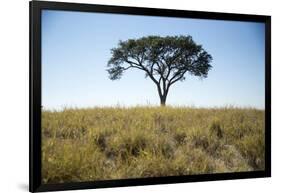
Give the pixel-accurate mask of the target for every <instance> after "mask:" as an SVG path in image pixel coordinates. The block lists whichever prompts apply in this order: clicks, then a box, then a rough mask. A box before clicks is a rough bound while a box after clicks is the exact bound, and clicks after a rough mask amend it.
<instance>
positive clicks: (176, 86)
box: [29, 1, 271, 192]
mask: <svg viewBox="0 0 281 193" xmlns="http://www.w3.org/2000/svg"><path fill="white" fill-rule="evenodd" d="M270 25H271V18H270V16H264V15H247V14H232V13H212V12H201V11H185V10H170V9H155V8H140V7H123V6H105V5H91V4H76V3H62V2H60V3H58V2H46V1H42V2H40V1H31V2H30V166H29V167H30V191H31V192H35V191H36V192H37V191H39V192H40V191H54V190H74V189H86V188H106V187H121V186H135V185H148V184H166V183H179V182H195V181H211V180H226V179H243V178H259V177H270V176H271V136H270V135H271V120H270V119H271V81H270V79H271V72H270V71H271V26H270Z"/></svg>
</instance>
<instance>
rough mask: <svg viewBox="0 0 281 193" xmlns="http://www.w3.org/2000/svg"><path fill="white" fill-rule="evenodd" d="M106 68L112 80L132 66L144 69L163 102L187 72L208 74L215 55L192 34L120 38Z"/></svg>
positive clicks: (112, 50) (163, 102)
mask: <svg viewBox="0 0 281 193" xmlns="http://www.w3.org/2000/svg"><path fill="white" fill-rule="evenodd" d="M111 54H112V56H111V58H110V60H109V61H108V65H107V67H108V68H107V71H108V73H109V78H110V79H111V80H117V79H120V78H121V77H122V75H123V73H124V72H125V71H127V70H129V69H138V70H142V71H144V73H145V76H146V77H149V78H150V79H151V80H152V81H153V82H154V83H155V84H156V86H157V90H158V94H159V97H160V103H161V105H165V103H166V98H167V94H168V92H169V89H170V87H171V86H172V85H173V84H174V83H176V82H178V81H183V80H185V78H186V74H187V72H188V74H190V75H194V76H198V77H201V78H206V77H207V76H208V72H209V70H210V69H211V68H212V66H211V65H210V63H211V61H212V56H211V55H210V54H208V53H207V52H206V51H205V50H204V49H203V47H202V46H201V45H199V44H196V43H195V42H194V41H193V39H192V37H191V36H166V37H161V36H146V37H142V38H139V39H128V40H126V41H120V42H119V44H118V45H117V47H116V48H112V49H111Z"/></svg>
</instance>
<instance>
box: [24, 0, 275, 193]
mask: <svg viewBox="0 0 281 193" xmlns="http://www.w3.org/2000/svg"><path fill="white" fill-rule="evenodd" d="M29 6H30V7H29V10H30V18H29V19H30V34H29V35H30V56H29V57H30V77H29V82H30V97H29V99H30V101H29V107H30V111H29V118H30V120H29V123H30V130H29V133H30V135H29V138H30V141H29V156H30V157H29V160H30V161H29V191H30V192H41V191H59V190H75V189H89V188H107V187H122V186H137V185H152V184H167V183H182V182H198V181H213V180H229V179H244V178H261V177H270V176H271V17H270V16H265V15H248V14H233V13H215V12H201V11H185V10H171V9H156V8H140V7H124V6H108V5H93V4H80V3H62V2H47V1H31V2H29ZM42 9H50V10H68V11H81V12H101V13H119V14H129V15H146V16H163V17H181V18H201V19H214V20H231V21H253V22H262V23H265V93H266V96H265V170H264V171H252V172H237V173H217V174H200V175H188V176H173V177H153V178H140V179H120V180H106V181H97V182H75V183H63V184H42V183H41V10H42Z"/></svg>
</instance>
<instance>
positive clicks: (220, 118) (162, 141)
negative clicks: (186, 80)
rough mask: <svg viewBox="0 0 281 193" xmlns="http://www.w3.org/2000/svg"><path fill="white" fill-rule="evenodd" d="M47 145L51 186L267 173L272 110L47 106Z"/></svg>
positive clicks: (45, 171) (45, 169) (45, 173)
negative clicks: (266, 132)
mask: <svg viewBox="0 0 281 193" xmlns="http://www.w3.org/2000/svg"><path fill="white" fill-rule="evenodd" d="M42 143H43V145H42V154H43V156H42V177H43V183H63V182H78V181H95V180H107V179H124V178H140V177H153V176H175V175H189V174H202V173H204V174H205V173H222V172H239V171H253V170H263V169H264V111H263V110H257V109H250V108H249V109H241V108H219V109H218V108H217V109H215V108H214V109H211V108H210V109H196V108H186V107H184V108H178V107H177V108H176V107H134V108H121V107H115V108H113V107H112V108H92V109H65V110H63V111H60V112H58V111H57V112H56V111H43V118H42Z"/></svg>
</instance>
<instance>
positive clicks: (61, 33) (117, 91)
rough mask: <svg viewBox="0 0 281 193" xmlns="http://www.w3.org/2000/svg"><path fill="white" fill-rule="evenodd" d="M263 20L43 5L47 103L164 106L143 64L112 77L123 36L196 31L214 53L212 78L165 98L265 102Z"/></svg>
mask: <svg viewBox="0 0 281 193" xmlns="http://www.w3.org/2000/svg"><path fill="white" fill-rule="evenodd" d="M264 33H265V28H264V24H263V23H254V22H237V21H221V20H220V21H219V20H203V19H186V18H168V17H151V16H129V15H121V14H102V13H85V12H69V11H52V10H44V11H43V12H42V105H43V106H44V107H45V108H48V109H59V108H62V107H94V106H114V105H122V106H123V105H124V106H132V105H133V106H134V105H148V104H151V105H158V104H159V97H158V93H157V89H156V87H155V84H154V83H152V81H151V80H150V79H149V78H147V79H145V75H144V73H143V71H138V70H131V71H126V72H125V73H124V75H123V77H122V78H121V79H120V80H117V81H112V80H110V79H109V78H108V73H107V71H106V65H107V61H108V60H109V58H110V57H111V54H110V49H111V48H113V47H116V46H117V44H118V42H119V40H127V39H129V38H140V37H143V36H147V35H160V36H167V35H170V36H173V35H191V36H192V37H193V39H194V41H195V42H196V43H198V44H201V45H202V46H203V48H204V49H205V50H206V51H207V52H208V53H210V54H211V55H212V57H213V61H212V63H211V65H212V66H213V68H212V69H211V71H209V75H208V78H206V79H200V78H198V77H192V76H190V75H187V76H186V80H185V81H184V82H178V83H175V84H174V85H173V86H172V87H171V89H170V92H169V94H168V97H167V101H166V104H167V105H176V106H178V105H184V106H196V107H221V106H226V105H234V106H239V107H256V108H262V109H263V108H264V100H265V90H264V88H265V84H264V82H265V76H264V74H265V69H264V64H265V53H264V52H265V51H264V49H265V44H264V43H265V39H264Z"/></svg>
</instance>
